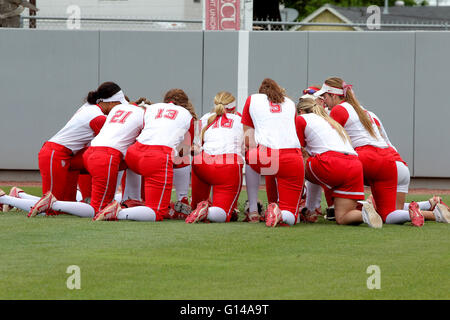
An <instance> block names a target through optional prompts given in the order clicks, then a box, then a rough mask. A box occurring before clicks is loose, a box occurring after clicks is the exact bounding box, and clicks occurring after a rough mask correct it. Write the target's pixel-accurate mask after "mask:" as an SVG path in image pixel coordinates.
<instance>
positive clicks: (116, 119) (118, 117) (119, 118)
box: [110, 110, 133, 123]
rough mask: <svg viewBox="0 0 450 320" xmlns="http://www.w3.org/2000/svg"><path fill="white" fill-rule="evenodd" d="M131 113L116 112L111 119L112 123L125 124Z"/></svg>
mask: <svg viewBox="0 0 450 320" xmlns="http://www.w3.org/2000/svg"><path fill="white" fill-rule="evenodd" d="M132 113H133V111H127V112H125V111H123V110H117V111H116V113H115V114H114V116H113V117H112V118H111V121H110V122H112V123H125V120H127V118H128V117H129V116H130V114H132Z"/></svg>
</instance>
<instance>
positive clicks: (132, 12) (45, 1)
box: [26, 0, 202, 19]
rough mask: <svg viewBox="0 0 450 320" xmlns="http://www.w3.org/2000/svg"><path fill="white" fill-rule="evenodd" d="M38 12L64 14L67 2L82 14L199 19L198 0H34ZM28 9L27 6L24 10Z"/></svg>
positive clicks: (52, 14)
mask: <svg viewBox="0 0 450 320" xmlns="http://www.w3.org/2000/svg"><path fill="white" fill-rule="evenodd" d="M36 2H37V7H38V8H39V9H40V10H39V11H38V13H37V14H38V15H41V16H58V17H65V16H67V13H66V10H67V8H68V7H69V6H70V5H78V6H79V7H80V8H81V15H82V17H111V18H112V17H123V18H125V17H128V18H147V19H157V18H159V19H201V16H202V7H201V3H198V2H194V0H77V1H73V0H37V1H36ZM26 13H28V10H26Z"/></svg>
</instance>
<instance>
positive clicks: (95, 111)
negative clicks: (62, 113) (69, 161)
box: [48, 103, 106, 153]
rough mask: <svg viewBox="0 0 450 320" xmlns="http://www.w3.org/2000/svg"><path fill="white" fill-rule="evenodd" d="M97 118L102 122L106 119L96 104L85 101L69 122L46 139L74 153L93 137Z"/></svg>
mask: <svg viewBox="0 0 450 320" xmlns="http://www.w3.org/2000/svg"><path fill="white" fill-rule="evenodd" d="M99 117H100V118H99ZM99 119H102V120H103V122H104V119H106V116H105V115H104V114H103V111H102V109H101V108H100V107H99V106H98V105H93V104H89V103H85V104H84V105H83V106H81V107H80V108H79V109H78V111H77V112H76V113H75V114H74V115H73V116H72V118H71V119H70V120H69V122H67V123H66V125H65V126H64V127H63V128H62V129H61V130H59V132H58V133H57V134H55V135H54V136H53V137H52V138H50V139H49V140H48V141H50V142H54V143H58V144H60V145H63V146H65V147H66V148H69V149H70V150H72V152H73V153H76V152H77V151H79V150H81V149H83V148H84V147H85V146H86V145H87V144H88V143H89V142H91V140H92V139H93V138H94V136H95V131H94V126H95V122H96V121H97V120H99Z"/></svg>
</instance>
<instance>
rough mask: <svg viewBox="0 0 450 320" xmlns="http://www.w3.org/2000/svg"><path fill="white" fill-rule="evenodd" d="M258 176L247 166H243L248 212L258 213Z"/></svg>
mask: <svg viewBox="0 0 450 320" xmlns="http://www.w3.org/2000/svg"><path fill="white" fill-rule="evenodd" d="M259 179H260V174H259V173H258V172H256V171H255V170H253V169H252V168H251V167H250V166H249V165H248V164H246V165H245V185H246V188H247V196H248V205H249V211H250V212H255V211H258V190H259Z"/></svg>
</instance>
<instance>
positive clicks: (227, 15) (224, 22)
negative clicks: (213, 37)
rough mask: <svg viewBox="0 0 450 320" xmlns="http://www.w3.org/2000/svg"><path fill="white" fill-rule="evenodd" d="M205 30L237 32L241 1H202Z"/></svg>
mask: <svg viewBox="0 0 450 320" xmlns="http://www.w3.org/2000/svg"><path fill="white" fill-rule="evenodd" d="M204 1H205V29H206V30H239V29H240V26H241V12H240V6H241V3H240V2H241V0H204Z"/></svg>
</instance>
